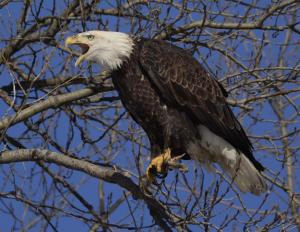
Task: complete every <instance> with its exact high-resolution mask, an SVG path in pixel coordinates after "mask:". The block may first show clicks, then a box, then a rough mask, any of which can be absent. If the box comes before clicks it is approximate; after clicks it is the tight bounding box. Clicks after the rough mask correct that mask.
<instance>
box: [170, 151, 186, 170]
mask: <svg viewBox="0 0 300 232" xmlns="http://www.w3.org/2000/svg"><path fill="white" fill-rule="evenodd" d="M183 156H185V154H182V155H180V156H176V157H174V158H171V159H170V160H169V161H168V166H169V168H171V169H178V170H179V171H181V172H187V171H188V168H187V166H185V165H184V164H181V163H178V161H179V160H180V159H181V158H182V157H183Z"/></svg>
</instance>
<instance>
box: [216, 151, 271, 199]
mask: <svg viewBox="0 0 300 232" xmlns="http://www.w3.org/2000/svg"><path fill="white" fill-rule="evenodd" d="M227 164H228V163H227V162H219V165H220V166H221V167H222V168H223V169H224V171H226V172H227V173H228V174H229V176H230V177H231V178H232V180H233V182H234V183H235V184H236V185H237V186H238V187H239V189H240V190H241V191H242V192H251V193H253V194H255V195H259V194H260V193H263V192H265V191H266V190H267V185H266V183H265V180H264V178H263V177H262V175H261V173H260V171H258V170H257V169H256V168H255V166H254V165H253V164H252V163H251V162H250V161H249V159H248V158H247V157H246V156H245V155H244V154H242V153H240V154H239V155H238V159H237V162H236V164H235V165H234V167H232V165H227Z"/></svg>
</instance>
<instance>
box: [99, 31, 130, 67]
mask: <svg viewBox="0 0 300 232" xmlns="http://www.w3.org/2000/svg"><path fill="white" fill-rule="evenodd" d="M108 39H109V40H108V43H107V49H104V50H103V51H102V54H101V56H100V57H99V61H100V63H102V64H103V65H104V68H106V69H108V70H115V69H118V68H120V67H121V65H122V64H123V62H124V61H125V60H126V59H128V58H129V57H130V55H131V53H132V51H133V46H134V42H133V39H132V38H131V37H130V36H129V35H127V34H124V33H112V34H111V35H110V37H109V38H108Z"/></svg>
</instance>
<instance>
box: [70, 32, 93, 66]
mask: <svg viewBox="0 0 300 232" xmlns="http://www.w3.org/2000/svg"><path fill="white" fill-rule="evenodd" d="M70 45H78V46H79V47H80V48H81V53H82V54H81V56H79V57H78V59H77V60H76V63H75V66H78V65H80V64H81V63H82V61H83V60H84V59H85V58H86V55H87V52H88V51H89V48H90V47H89V45H88V44H87V43H86V42H85V41H84V38H81V37H80V36H78V35H74V36H70V37H68V38H67V39H66V41H65V46H66V47H68V46H70Z"/></svg>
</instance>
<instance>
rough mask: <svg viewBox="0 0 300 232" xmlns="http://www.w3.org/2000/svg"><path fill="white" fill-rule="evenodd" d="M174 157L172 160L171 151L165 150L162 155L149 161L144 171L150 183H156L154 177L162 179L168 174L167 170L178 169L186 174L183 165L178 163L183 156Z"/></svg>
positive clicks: (185, 168)
mask: <svg viewBox="0 0 300 232" xmlns="http://www.w3.org/2000/svg"><path fill="white" fill-rule="evenodd" d="M184 155H185V154H183V155H180V156H175V157H173V158H172V156H171V149H170V148H167V149H165V150H164V152H163V153H162V154H160V155H159V156H157V157H155V158H154V159H152V160H151V163H150V165H149V166H148V168H147V171H146V177H147V179H148V181H149V182H150V183H156V180H155V177H159V178H164V177H166V176H167V174H168V170H169V168H171V169H179V170H180V171H181V172H186V171H187V170H188V169H187V167H186V166H185V165H183V164H181V163H178V160H180V159H181V158H182V157H183V156H184Z"/></svg>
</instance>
